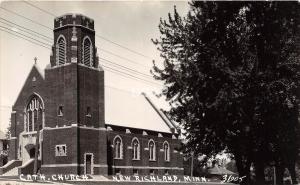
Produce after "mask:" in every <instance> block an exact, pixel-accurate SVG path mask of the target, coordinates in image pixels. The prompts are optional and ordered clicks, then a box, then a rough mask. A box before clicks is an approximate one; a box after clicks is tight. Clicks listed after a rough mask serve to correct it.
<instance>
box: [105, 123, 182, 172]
mask: <svg viewBox="0 0 300 185" xmlns="http://www.w3.org/2000/svg"><path fill="white" fill-rule="evenodd" d="M108 126H109V127H111V128H112V131H108V133H107V134H108V166H109V174H115V173H116V172H117V171H118V170H120V171H121V173H122V174H131V175H132V174H133V169H137V170H138V173H139V174H143V175H149V173H150V170H154V171H155V173H157V174H165V172H166V170H168V173H169V174H183V170H182V167H183V157H182V154H181V153H180V151H179V150H180V146H181V144H180V140H178V139H172V134H170V133H161V134H162V136H163V137H158V132H153V131H146V132H147V134H148V135H143V130H141V129H133V128H125V127H117V126H112V125H108ZM126 129H129V130H130V132H131V133H126ZM116 136H120V137H121V138H122V142H123V159H114V154H115V152H114V148H113V147H112V146H113V140H114V138H115V137H116ZM135 137H136V138H138V140H139V143H140V160H133V159H132V158H133V154H132V149H131V148H130V147H131V143H132V139H133V138H135ZM150 139H153V140H154V142H155V146H156V160H155V161H150V160H149V150H147V148H148V142H149V140H150ZM165 141H167V142H168V143H169V146H170V161H165V159H164V152H163V151H162V149H163V143H164V142H165ZM141 167H144V168H141Z"/></svg>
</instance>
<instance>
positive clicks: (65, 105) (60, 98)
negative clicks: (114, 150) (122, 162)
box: [42, 14, 107, 174]
mask: <svg viewBox="0 0 300 185" xmlns="http://www.w3.org/2000/svg"><path fill="white" fill-rule="evenodd" d="M53 33H54V41H53V46H52V52H51V55H50V65H48V66H47V68H46V70H45V81H46V88H47V97H46V100H45V102H46V106H47V109H46V112H45V118H46V120H45V129H44V133H43V149H44V150H43V151H49V149H50V152H46V153H43V158H42V170H43V171H44V172H45V173H52V172H56V173H66V172H68V173H70V172H73V173H76V174H84V173H90V174H99V173H100V172H101V174H106V173H107V159H106V152H103V151H102V150H106V139H107V138H106V130H105V123H104V71H103V69H102V68H101V67H100V66H99V63H98V56H97V48H96V45H95V30H94V20H93V19H91V18H88V17H86V16H84V15H81V14H66V15H63V16H60V17H57V18H55V20H54V30H53ZM52 149H53V150H54V149H55V150H57V151H55V152H52ZM60 149H61V150H62V151H63V152H62V155H60V153H59V152H60V151H59V150H60ZM100 154H101V155H100ZM87 160H88V167H86V164H85V163H86V161H87ZM54 166H55V167H54ZM58 166H59V167H58Z"/></svg>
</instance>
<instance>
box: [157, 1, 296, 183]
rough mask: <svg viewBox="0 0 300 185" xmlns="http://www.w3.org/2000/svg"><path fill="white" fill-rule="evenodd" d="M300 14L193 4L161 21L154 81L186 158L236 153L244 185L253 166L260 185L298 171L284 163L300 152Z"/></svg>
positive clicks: (282, 5) (267, 5)
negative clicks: (270, 174)
mask: <svg viewBox="0 0 300 185" xmlns="http://www.w3.org/2000/svg"><path fill="white" fill-rule="evenodd" d="M299 10H300V9H299V4H298V3H297V2H197V1H192V2H191V3H190V11H189V12H188V15H187V16H186V17H181V16H180V15H179V14H178V12H177V11H176V8H174V15H173V16H172V15H171V14H169V17H168V20H167V21H166V20H161V21H160V24H159V30H160V33H161V36H160V38H159V39H156V40H153V42H154V44H156V45H157V46H158V50H159V51H160V52H161V57H162V58H164V68H163V69H160V68H159V67H158V66H156V65H154V71H153V74H154V77H155V78H156V79H157V80H162V81H164V82H165V88H164V89H163V91H162V95H165V97H166V99H167V100H168V101H169V102H170V105H171V110H170V115H171V116H172V117H173V119H175V120H176V121H177V122H179V123H181V124H182V125H183V127H184V130H186V138H187V140H188V144H187V146H186V151H193V152H195V153H197V154H205V155H206V156H207V157H208V158H210V157H211V156H215V155H216V154H218V153H219V152H222V151H223V150H226V151H227V152H230V153H232V154H233V155H234V159H235V161H236V166H237V170H238V172H239V174H240V176H244V175H245V176H246V177H247V179H246V180H245V181H244V183H245V184H247V183H249V182H248V180H249V177H250V166H251V164H252V163H254V166H255V169H256V171H255V172H256V177H257V179H256V180H257V184H258V183H264V182H263V181H264V167H265V166H266V165H270V164H275V163H276V165H277V166H278V168H280V169H281V168H284V167H287V166H288V163H289V164H291V165H290V168H291V170H292V167H291V166H293V165H295V160H287V159H288V158H290V157H291V158H293V159H295V157H294V156H295V154H296V153H297V149H298V148H299V142H297V141H299V140H297V134H296V133H297V131H298V130H297V129H298V125H299V123H298V120H297V118H298V114H299V113H298V104H299V96H300V95H299V85H300V76H299V74H300V70H299V69H300V68H299V64H300V63H299V52H300V50H299V27H298V25H299V22H298V21H299V20H300V19H299V15H300V11H299ZM287 146H288V147H287ZM287 150H288V151H289V152H284V151H287ZM280 173H281V172H280V170H279V172H278V178H281V179H282V176H280V175H279V174H280Z"/></svg>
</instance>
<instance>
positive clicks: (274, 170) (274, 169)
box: [273, 166, 276, 185]
mask: <svg viewBox="0 0 300 185" xmlns="http://www.w3.org/2000/svg"><path fill="white" fill-rule="evenodd" d="M273 173H274V174H273V179H274V185H276V168H275V166H273Z"/></svg>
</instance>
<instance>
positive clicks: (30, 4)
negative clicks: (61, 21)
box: [23, 1, 57, 17]
mask: <svg viewBox="0 0 300 185" xmlns="http://www.w3.org/2000/svg"><path fill="white" fill-rule="evenodd" d="M23 2H24V3H26V4H28V5H29V6H32V7H34V8H36V9H39V10H41V11H43V12H45V13H47V14H49V15H51V16H53V17H57V16H56V15H55V14H53V13H51V12H49V11H47V10H44V9H42V8H40V7H38V6H36V5H34V4H32V3H29V2H28V1H23Z"/></svg>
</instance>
